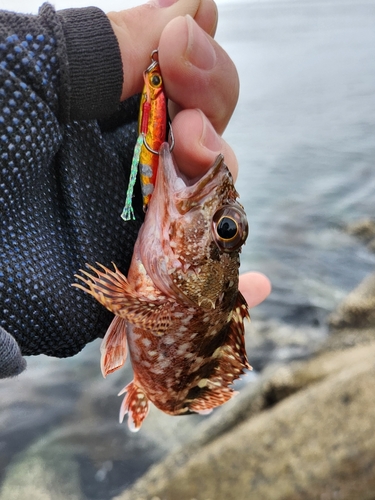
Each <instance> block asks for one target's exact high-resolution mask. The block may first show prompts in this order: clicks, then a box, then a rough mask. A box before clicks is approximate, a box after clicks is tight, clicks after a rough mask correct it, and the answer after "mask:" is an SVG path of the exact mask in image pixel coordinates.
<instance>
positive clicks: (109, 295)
mask: <svg viewBox="0 0 375 500" xmlns="http://www.w3.org/2000/svg"><path fill="white" fill-rule="evenodd" d="M237 197H238V194H237V192H236V190H235V188H234V185H233V179H232V176H231V174H230V172H229V170H228V168H227V167H226V165H225V163H224V160H223V157H222V156H221V155H220V156H219V157H218V158H217V160H216V161H215V163H214V164H213V165H212V167H211V168H210V169H209V171H208V172H207V173H206V174H205V175H204V176H203V177H201V178H200V179H199V180H197V181H196V182H189V181H188V180H187V179H185V178H184V176H183V175H182V174H181V173H180V172H179V171H178V168H177V166H176V165H175V164H174V162H173V159H172V156H171V154H170V152H169V146H168V144H166V143H164V144H163V145H162V146H161V149H160V164H159V168H158V177H157V181H156V186H155V190H154V193H153V196H152V199H151V201H150V204H149V207H148V211H147V214H146V218H145V222H144V224H143V226H142V227H141V230H140V232H139V235H138V239H137V242H136V244H135V247H134V253H133V259H132V263H131V266H130V269H129V273H128V276H127V277H125V276H124V275H123V274H122V273H121V272H120V271H119V270H118V269H117V267H116V266H115V267H114V270H110V269H107V268H105V267H104V266H100V265H99V267H98V268H94V267H91V266H89V267H90V269H91V271H90V272H87V271H82V272H83V274H84V275H85V277H82V276H77V277H78V278H79V279H80V280H81V282H83V283H81V284H76V286H77V287H78V288H81V289H83V290H84V291H86V292H88V293H90V294H91V295H93V296H94V297H95V298H96V299H97V300H98V301H99V302H100V303H101V304H103V305H104V306H105V307H107V308H108V309H109V310H110V311H112V312H113V313H114V314H115V318H114V319H113V321H112V324H111V325H110V327H109V329H108V331H107V333H106V336H105V337H104V339H103V342H102V346H101V351H102V372H103V375H104V376H106V375H107V374H108V373H111V372H113V371H115V370H116V369H118V368H120V367H121V366H122V365H123V364H124V362H125V359H126V356H127V352H129V353H130V358H131V362H132V366H133V372H134V380H133V381H132V382H131V383H130V384H128V385H127V386H126V387H125V388H124V390H123V391H122V392H121V393H120V394H122V393H125V397H124V400H123V403H122V406H121V410H120V421H122V419H123V418H124V416H125V415H126V414H128V416H129V418H128V424H129V427H130V429H131V430H133V431H137V430H138V429H139V428H140V426H141V424H142V422H143V420H144V418H145V417H146V415H147V413H148V411H149V402H150V401H151V402H152V403H153V404H154V405H155V406H156V407H157V408H159V409H160V410H162V411H164V412H165V413H168V414H170V415H183V414H189V413H193V412H197V413H202V414H205V413H209V412H210V411H211V410H212V409H213V408H215V407H217V406H219V405H221V404H223V403H225V402H226V401H228V400H229V399H230V398H231V397H232V396H233V394H234V391H233V389H232V388H231V387H230V386H231V384H232V383H233V381H234V380H235V379H237V378H239V377H240V375H241V374H242V373H243V372H244V370H245V369H249V368H250V365H249V363H248V360H247V356H246V350H245V344H244V323H243V321H244V319H245V318H248V317H249V315H248V308H247V304H246V301H245V299H244V297H243V296H242V295H241V293H240V292H239V290H238V274H239V254H240V251H241V247H242V245H243V244H244V242H245V240H246V237H247V234H248V226H247V219H246V215H245V212H244V210H243V207H242V206H241V205H240V204H239V203H238V202H237Z"/></svg>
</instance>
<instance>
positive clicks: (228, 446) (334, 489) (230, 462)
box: [118, 342, 375, 500]
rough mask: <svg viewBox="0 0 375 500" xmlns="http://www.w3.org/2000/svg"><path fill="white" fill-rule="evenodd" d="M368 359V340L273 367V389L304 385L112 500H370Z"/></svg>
mask: <svg viewBox="0 0 375 500" xmlns="http://www.w3.org/2000/svg"><path fill="white" fill-rule="evenodd" d="M374 357H375V342H374V343H372V344H371V345H369V346H366V347H355V348H353V349H350V350H346V351H343V352H339V353H326V354H324V355H321V356H318V357H316V358H315V359H313V360H310V361H308V362H305V363H295V364H293V365H291V366H290V367H289V368H288V367H281V368H279V369H275V371H274V372H273V373H272V374H270V378H269V383H271V381H274V387H275V388H276V387H277V381H279V385H280V386H281V387H283V390H285V388H288V387H289V391H290V390H292V388H294V389H298V387H299V386H300V387H306V384H307V387H306V388H305V389H303V390H299V391H298V392H296V393H294V394H291V395H289V396H288V397H285V398H284V399H283V400H282V401H281V402H276V403H273V404H272V405H271V407H269V408H268V409H263V410H262V411H259V412H258V414H256V412H254V413H253V414H250V415H249V417H248V418H247V420H245V421H244V422H243V423H241V424H240V425H237V426H236V427H235V428H234V429H232V431H231V432H230V433H226V434H224V435H223V436H221V437H220V438H218V439H214V440H211V441H210V442H208V443H207V444H206V445H205V446H202V447H201V448H200V449H199V450H197V449H196V450H192V449H190V450H189V449H188V447H185V451H184V450H180V452H179V453H175V454H173V455H170V456H169V457H167V459H166V460H164V461H163V462H161V463H160V464H158V465H156V466H154V467H153V468H152V469H151V470H150V471H149V472H148V473H147V474H146V475H145V476H144V477H143V478H142V479H141V480H140V481H138V483H136V484H135V486H134V487H133V488H132V489H130V490H128V491H127V492H125V493H124V494H123V495H121V496H120V497H118V500H151V499H155V500H156V499H157V498H158V499H160V500H176V499H177V498H178V499H179V500H192V499H197V500H208V499H215V500H221V499H222V500H224V499H225V500H226V499H232V498H233V499H236V500H245V499H246V500H247V499H249V498H258V499H267V500H268V499H271V498H272V499H273V500H278V499H280V500H281V499H283V500H288V499H290V500H292V499H293V500H297V499H301V500H302V499H304V500H305V499H323V500H325V499H327V500H329V499H334V498H335V499H336V498H337V499H340V500H345V499H348V500H349V499H350V500H352V499H353V498H356V499H357V500H366V499H370V498H373V496H374V491H375V402H374V398H373V381H374V376H375V368H374ZM271 385H272V384H271ZM264 387H265V386H264ZM287 392H288V391H287ZM276 394H277V391H276ZM280 396H281V394H279V396H276V398H275V399H276V401H277V399H278V397H280ZM258 397H260V395H259V394H258Z"/></svg>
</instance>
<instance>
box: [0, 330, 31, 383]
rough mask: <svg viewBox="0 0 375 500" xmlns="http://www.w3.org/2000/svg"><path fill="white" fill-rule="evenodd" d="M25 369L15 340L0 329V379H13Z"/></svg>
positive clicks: (24, 362)
mask: <svg viewBox="0 0 375 500" xmlns="http://www.w3.org/2000/svg"><path fill="white" fill-rule="evenodd" d="M25 368H26V361H25V359H24V358H23V357H22V354H21V351H20V348H19V347H18V344H17V342H16V341H15V339H14V338H13V337H12V336H11V335H10V334H9V333H8V332H6V331H5V330H3V328H1V327H0V379H1V378H8V377H15V376H16V375H19V374H20V373H21V372H23V370H24V369H25Z"/></svg>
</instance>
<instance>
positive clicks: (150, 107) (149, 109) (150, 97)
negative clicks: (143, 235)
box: [121, 50, 173, 221]
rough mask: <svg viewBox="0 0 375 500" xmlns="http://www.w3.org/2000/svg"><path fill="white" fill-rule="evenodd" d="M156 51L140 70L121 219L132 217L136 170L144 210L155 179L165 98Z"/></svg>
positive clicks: (164, 124)
mask: <svg viewBox="0 0 375 500" xmlns="http://www.w3.org/2000/svg"><path fill="white" fill-rule="evenodd" d="M157 53H158V51H157V50H154V51H153V52H152V54H151V64H150V65H149V66H148V68H147V69H146V71H144V73H143V79H144V87H143V92H142V97H141V103H140V107H139V117H138V134H139V135H138V139H137V142H136V144H135V148H134V154H133V159H132V164H131V169H130V178H129V185H128V190H127V193H126V200H125V206H124V209H123V211H122V214H121V217H122V219H123V220H125V221H128V220H131V219H132V220H134V219H135V216H134V210H133V206H132V198H133V191H134V185H135V182H136V179H137V172H138V171H139V174H140V181H141V189H142V199H143V210H144V211H146V210H147V207H148V204H149V203H150V199H151V195H152V192H153V190H154V186H155V181H156V174H157V169H158V163H159V149H160V146H161V145H162V143H163V142H164V141H165V140H166V134H167V99H166V96H165V92H164V86H163V79H162V76H161V73H160V66H159V62H158V60H157ZM172 147H173V138H172V146H171V148H172Z"/></svg>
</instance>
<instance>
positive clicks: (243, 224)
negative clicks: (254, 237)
mask: <svg viewBox="0 0 375 500" xmlns="http://www.w3.org/2000/svg"><path fill="white" fill-rule="evenodd" d="M212 230H213V236H214V239H215V242H216V244H217V246H218V247H219V248H220V249H221V250H223V251H224V252H233V251H234V250H238V249H239V248H240V247H241V246H242V245H243V244H244V243H245V241H246V238H247V235H248V232H249V230H248V224H247V218H246V214H245V212H244V210H243V209H242V207H241V206H240V205H239V204H238V203H237V204H236V205H234V204H233V205H227V206H224V207H221V208H219V209H218V210H217V211H216V212H215V214H214V216H213V218H212Z"/></svg>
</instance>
